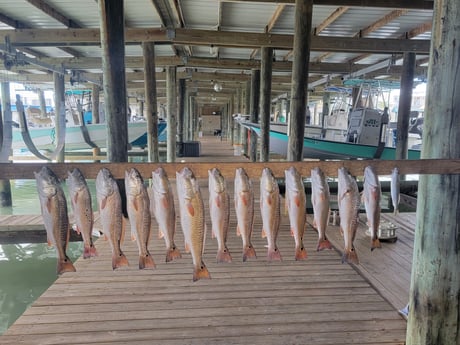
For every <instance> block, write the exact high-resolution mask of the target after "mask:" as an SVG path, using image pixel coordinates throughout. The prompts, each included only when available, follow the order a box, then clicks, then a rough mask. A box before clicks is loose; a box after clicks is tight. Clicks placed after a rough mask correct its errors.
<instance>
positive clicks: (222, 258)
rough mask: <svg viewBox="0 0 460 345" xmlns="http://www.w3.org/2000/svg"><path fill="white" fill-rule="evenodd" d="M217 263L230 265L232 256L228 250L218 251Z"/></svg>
mask: <svg viewBox="0 0 460 345" xmlns="http://www.w3.org/2000/svg"><path fill="white" fill-rule="evenodd" d="M216 259H217V263H219V264H220V263H230V262H232V256H231V255H230V252H229V251H228V248H227V247H225V248H224V250H220V251H218V252H217V256H216Z"/></svg>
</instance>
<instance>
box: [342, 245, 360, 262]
mask: <svg viewBox="0 0 460 345" xmlns="http://www.w3.org/2000/svg"><path fill="white" fill-rule="evenodd" d="M345 262H346V263H349V264H355V265H358V264H359V260H358V254H356V250H355V248H354V247H352V248H351V250H348V251H346V252H345V253H343V255H342V263H345Z"/></svg>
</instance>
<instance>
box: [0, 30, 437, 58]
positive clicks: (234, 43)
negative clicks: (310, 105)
mask: <svg viewBox="0 0 460 345" xmlns="http://www.w3.org/2000/svg"><path fill="white" fill-rule="evenodd" d="M293 37H294V36H293V35H281V34H271V33H252V32H231V31H214V30H197V29H175V30H164V29H154V28H150V29H149V28H144V29H132V28H131V29H130V28H127V29H126V33H125V41H126V43H138V44H140V43H142V42H152V41H153V42H156V43H167V44H186V45H215V46H222V47H242V48H260V47H273V48H277V49H292V42H293ZM6 39H9V40H10V41H11V43H12V44H13V45H14V46H17V47H24V46H29V47H39V46H69V45H86V44H88V45H99V44H100V38H99V30H98V29H21V30H1V31H0V41H5V40H6ZM311 50H312V51H333V52H362V53H366V52H369V53H390V54H392V53H398V52H415V53H419V54H428V53H429V50H430V41H429V40H410V39H376V38H353V37H330V36H313V37H312V42H311Z"/></svg>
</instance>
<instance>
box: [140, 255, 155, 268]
mask: <svg viewBox="0 0 460 345" xmlns="http://www.w3.org/2000/svg"><path fill="white" fill-rule="evenodd" d="M155 267H156V266H155V262H154V261H153V257H152V256H151V255H150V254H147V255H140V256H139V269H140V270H143V269H146V268H151V269H154V268H155Z"/></svg>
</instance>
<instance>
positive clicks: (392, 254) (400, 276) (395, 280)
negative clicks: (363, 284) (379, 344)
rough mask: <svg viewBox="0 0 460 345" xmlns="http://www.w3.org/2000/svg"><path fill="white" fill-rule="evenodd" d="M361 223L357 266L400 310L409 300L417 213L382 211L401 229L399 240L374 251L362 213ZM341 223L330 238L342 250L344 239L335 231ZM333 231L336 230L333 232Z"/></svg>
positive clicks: (357, 241)
mask: <svg viewBox="0 0 460 345" xmlns="http://www.w3.org/2000/svg"><path fill="white" fill-rule="evenodd" d="M360 219H361V221H360V225H359V227H358V231H357V235H356V238H355V242H354V243H355V248H356V251H357V254H358V257H359V259H360V264H359V265H357V266H355V268H356V270H357V271H358V272H359V273H360V274H362V275H363V276H364V277H365V278H366V279H367V280H368V281H369V282H370V283H371V284H372V285H373V286H374V287H375V288H376V289H377V290H378V291H379V292H380V293H381V294H382V296H384V297H385V298H386V299H387V300H388V301H389V302H390V303H391V304H392V305H393V306H394V307H395V308H396V309H401V308H403V307H404V306H405V305H406V304H407V302H408V300H409V288H410V277H411V269H412V253H413V242H414V232H415V213H400V214H398V215H396V216H394V215H392V214H387V213H384V214H382V219H383V220H386V221H391V222H392V223H394V224H395V225H396V226H397V227H398V229H397V230H396V235H397V237H398V240H397V241H396V242H395V243H389V242H382V248H381V249H378V248H377V249H375V250H374V251H372V252H371V251H370V238H369V237H368V236H367V235H366V234H365V231H366V229H367V226H366V225H365V223H366V218H365V215H361V216H360ZM336 228H337V226H329V228H328V237H329V239H330V241H331V242H332V243H333V244H334V246H336V248H338V249H339V250H341V249H342V248H343V239H342V238H341V236H340V235H338V234H337V232H336V231H334V230H335V229H336ZM330 230H332V231H330Z"/></svg>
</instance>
